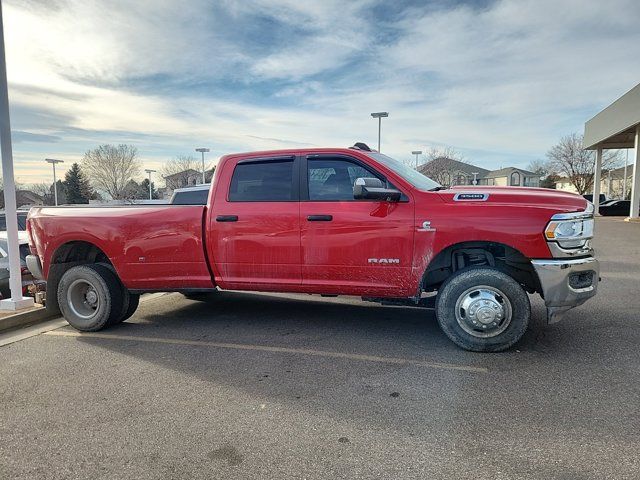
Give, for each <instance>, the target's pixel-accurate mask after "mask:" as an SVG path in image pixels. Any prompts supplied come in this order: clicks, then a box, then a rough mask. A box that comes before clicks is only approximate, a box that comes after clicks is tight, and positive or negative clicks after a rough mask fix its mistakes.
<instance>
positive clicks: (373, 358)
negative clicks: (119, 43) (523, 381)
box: [45, 331, 489, 373]
mask: <svg viewBox="0 0 640 480" xmlns="http://www.w3.org/2000/svg"><path fill="white" fill-rule="evenodd" d="M45 335H48V336H56V337H84V338H101V339H105V340H124V341H132V342H148V343H162V344H167V345H191V346H197V347H212V348H227V349H234V350H256V351H262V352H272V353H290V354H295V355H312V356H316V357H328V358H343V359H347V360H359V361H365V362H377V363H388V364H393V365H416V366H418V367H427V368H438V369H444V370H461V371H464V372H472V373H489V369H487V368H484V367H474V366H472V365H457V364H453V363H441V362H431V361H426V360H417V359H412V358H398V357H381V356H377V355H362V354H358V353H343V352H330V351H325V350H312V349H308V348H287V347H272V346H269V345H251V344H243V343H220V342H206V341H202V340H181V339H178V338H158V337H138V336H133V335H116V334H111V333H80V332H72V331H50V332H47V333H45Z"/></svg>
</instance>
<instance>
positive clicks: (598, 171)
mask: <svg viewBox="0 0 640 480" xmlns="http://www.w3.org/2000/svg"><path fill="white" fill-rule="evenodd" d="M601 176H602V147H598V150H596V168H595V173H594V175H593V207H594V210H593V211H594V214H595V215H600V214H599V213H598V212H599V211H600V183H601V182H602V180H601Z"/></svg>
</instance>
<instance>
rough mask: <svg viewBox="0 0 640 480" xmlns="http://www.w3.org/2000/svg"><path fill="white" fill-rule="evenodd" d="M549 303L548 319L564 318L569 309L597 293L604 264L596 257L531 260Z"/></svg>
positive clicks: (552, 320) (547, 304)
mask: <svg viewBox="0 0 640 480" xmlns="http://www.w3.org/2000/svg"><path fill="white" fill-rule="evenodd" d="M531 264H532V265H533V268H534V269H535V271H536V273H537V274H538V279H539V280H540V285H541V287H542V296H543V298H544V303H545V305H546V306H547V322H548V323H555V322H557V321H559V320H561V318H562V315H563V314H564V312H566V311H567V310H570V309H572V308H573V307H577V306H578V305H582V304H583V303H584V302H586V301H587V300H588V299H589V298H591V297H593V296H594V295H595V294H596V291H597V289H598V282H599V281H600V265H599V264H598V261H597V260H596V259H595V258H593V257H586V258H577V259H559V260H531Z"/></svg>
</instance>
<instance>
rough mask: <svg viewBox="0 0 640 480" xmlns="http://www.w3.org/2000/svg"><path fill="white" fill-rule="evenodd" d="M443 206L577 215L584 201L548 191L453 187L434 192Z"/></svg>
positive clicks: (565, 193)
mask: <svg viewBox="0 0 640 480" xmlns="http://www.w3.org/2000/svg"><path fill="white" fill-rule="evenodd" d="M438 194H439V195H440V197H441V198H442V199H443V200H444V201H445V202H446V203H467V202H473V203H479V202H486V203H488V204H502V205H513V206H529V207H546V208H553V209H555V210H557V211H558V212H562V213H569V212H581V211H583V210H585V209H586V208H587V203H588V202H587V200H585V199H584V198H583V197H581V196H580V195H577V194H575V193H569V192H562V191H558V190H553V189H550V188H531V187H481V186H475V187H472V186H456V187H452V188H450V189H447V190H440V191H439V192H438Z"/></svg>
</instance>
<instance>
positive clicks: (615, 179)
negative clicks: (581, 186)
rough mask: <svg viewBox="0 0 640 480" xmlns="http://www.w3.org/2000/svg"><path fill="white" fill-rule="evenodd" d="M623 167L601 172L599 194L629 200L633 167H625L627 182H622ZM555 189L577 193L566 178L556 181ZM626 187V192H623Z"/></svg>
mask: <svg viewBox="0 0 640 480" xmlns="http://www.w3.org/2000/svg"><path fill="white" fill-rule="evenodd" d="M624 170H625V169H624V167H620V168H614V169H612V170H602V176H601V180H600V193H603V194H605V196H606V197H607V198H610V199H616V200H618V199H625V200H626V199H629V197H630V195H631V180H632V178H633V165H629V166H627V181H626V185H625V181H624ZM555 185H556V189H558V190H563V191H565V192H571V193H578V191H577V190H576V187H574V186H573V184H572V183H571V181H570V180H569V179H568V178H566V177H561V178H559V179H558V180H556V183H555ZM625 186H626V190H627V191H626V192H625V191H624V190H625Z"/></svg>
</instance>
